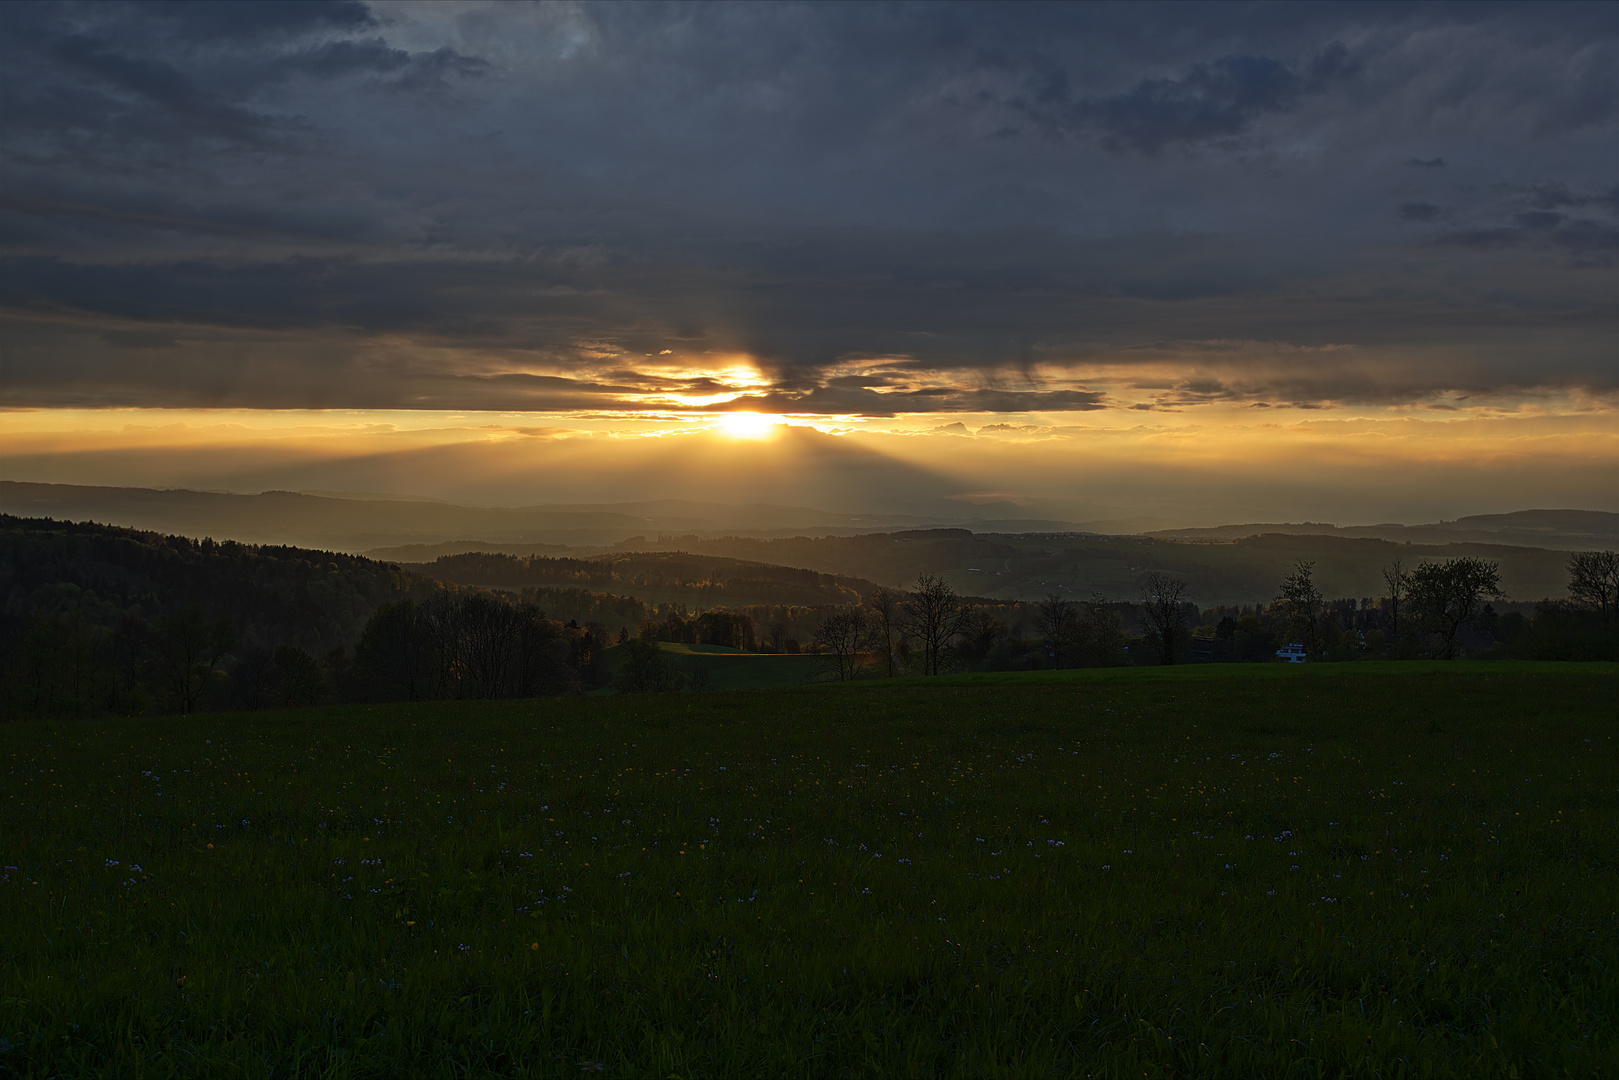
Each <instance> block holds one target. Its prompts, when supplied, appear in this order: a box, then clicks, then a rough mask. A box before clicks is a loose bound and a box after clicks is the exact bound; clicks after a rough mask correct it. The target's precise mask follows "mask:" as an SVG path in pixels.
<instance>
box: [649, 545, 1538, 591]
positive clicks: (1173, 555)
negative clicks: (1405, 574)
mask: <svg viewBox="0 0 1619 1080" xmlns="http://www.w3.org/2000/svg"><path fill="white" fill-rule="evenodd" d="M635 546H636V547H638V548H642V549H651V548H650V545H635ZM667 546H668V547H669V548H679V549H681V550H684V551H687V552H690V553H694V554H704V555H723V556H728V557H730V558H737V559H747V560H751V561H756V562H765V563H777V564H783V565H789V566H801V567H806V568H808V569H813V570H817V571H820V572H821V573H827V574H841V575H845V576H849V577H864V578H869V579H870V580H873V581H877V582H880V583H882V584H885V585H889V586H896V585H897V586H901V587H904V586H906V585H909V584H910V583H911V582H913V581H915V580H916V576H917V574H919V573H931V574H939V575H941V576H942V577H944V578H945V579H946V580H947V581H949V582H950V583H951V584H952V585H953V586H955V588H956V589H957V591H958V592H960V593H962V594H963V595H971V596H983V597H990V598H995V599H1002V600H1039V599H1041V598H1043V597H1045V596H1046V595H1048V594H1049V593H1052V592H1058V593H1062V594H1065V595H1070V596H1089V595H1090V594H1091V593H1093V592H1099V593H1101V594H1102V595H1103V596H1105V597H1106V598H1108V599H1109V600H1130V599H1136V598H1139V596H1140V594H1141V580H1142V578H1144V577H1145V576H1146V574H1147V573H1148V572H1150V571H1154V570H1161V571H1164V572H1166V573H1169V574H1172V575H1174V576H1176V577H1180V578H1183V579H1185V580H1186V581H1187V582H1188V584H1189V586H1190V590H1189V593H1188V598H1189V599H1190V600H1192V601H1193V602H1195V603H1197V604H1199V605H1202V606H1204V607H1207V606H1211V605H1215V604H1265V603H1269V602H1270V601H1272V600H1274V599H1275V597H1276V592H1277V586H1278V583H1279V582H1280V581H1281V580H1282V578H1283V577H1285V576H1286V575H1287V573H1288V571H1289V570H1290V569H1292V567H1293V564H1294V563H1295V562H1296V561H1299V560H1303V561H1306V562H1312V563H1314V564H1316V565H1315V578H1316V582H1317V584H1318V585H1319V586H1320V588H1321V590H1322V592H1324V593H1325V594H1326V595H1327V596H1329V597H1355V598H1375V597H1378V596H1381V595H1382V594H1383V591H1384V590H1383V585H1382V579H1381V574H1380V570H1381V568H1382V567H1383V566H1384V565H1385V564H1387V563H1389V562H1390V561H1392V560H1394V559H1400V560H1402V561H1403V562H1404V563H1405V565H1406V566H1407V567H1408V568H1409V567H1413V566H1415V565H1416V564H1417V563H1419V562H1421V561H1422V560H1424V559H1427V560H1432V561H1440V560H1444V559H1449V558H1455V557H1458V556H1464V555H1465V556H1469V557H1473V558H1479V559H1486V560H1489V561H1492V562H1495V563H1498V564H1499V565H1500V568H1501V581H1502V587H1503V588H1504V589H1505V590H1506V592H1507V594H1508V596H1509V597H1510V598H1512V599H1514V600H1523V601H1529V600H1540V599H1543V598H1546V597H1556V596H1562V595H1564V593H1565V591H1566V588H1567V582H1568V575H1567V563H1568V553H1567V552H1566V551H1553V550H1548V549H1545V548H1528V547H1520V546H1516V545H1508V544H1501V543H1493V544H1479V543H1448V542H1447V543H1438V544H1414V543H1398V542H1395V541H1391V540H1380V539H1376V538H1372V537H1353V536H1342V535H1338V536H1333V535H1320V534H1314V533H1298V534H1286V533H1268V534H1264V535H1260V536H1251V537H1244V538H1242V539H1237V540H1223V539H1221V540H1215V539H1207V538H1201V539H1198V540H1196V541H1189V540H1186V539H1181V538H1173V537H1141V536H1100V535H1090V536H1086V535H1076V534H1005V535H959V533H958V531H957V530H944V529H940V530H913V531H911V532H910V533H909V534H907V533H877V534H870V535H865V536H848V537H842V536H823V537H795V538H790V539H780V540H761V539H747V538H737V537H733V538H728V539H702V538H699V537H694V536H687V537H680V538H676V539H671V540H669V541H668V542H667Z"/></svg>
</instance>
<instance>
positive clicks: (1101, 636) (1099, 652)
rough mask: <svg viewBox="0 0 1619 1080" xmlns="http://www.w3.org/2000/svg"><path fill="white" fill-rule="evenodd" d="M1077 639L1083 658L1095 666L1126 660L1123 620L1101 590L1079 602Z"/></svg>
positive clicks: (1124, 661)
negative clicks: (1082, 650) (1083, 654)
mask: <svg viewBox="0 0 1619 1080" xmlns="http://www.w3.org/2000/svg"><path fill="white" fill-rule="evenodd" d="M1079 610H1080V613H1081V614H1080V619H1079V640H1080V644H1081V646H1082V647H1083V649H1084V652H1085V659H1086V660H1087V661H1088V662H1089V663H1091V664H1092V665H1094V666H1096V667H1119V666H1120V665H1123V664H1128V663H1129V662H1130V656H1129V654H1128V653H1127V652H1125V649H1124V621H1123V620H1122V619H1120V618H1119V612H1118V610H1117V609H1116V608H1114V607H1113V606H1112V605H1110V604H1109V603H1108V602H1107V598H1106V597H1104V596H1103V595H1102V594H1101V593H1092V594H1091V598H1090V599H1089V600H1081V601H1080V602H1079Z"/></svg>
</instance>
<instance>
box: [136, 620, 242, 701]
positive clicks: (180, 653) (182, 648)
mask: <svg viewBox="0 0 1619 1080" xmlns="http://www.w3.org/2000/svg"><path fill="white" fill-rule="evenodd" d="M152 631H153V638H154V643H155V644H156V646H157V655H158V659H159V662H160V663H162V665H163V669H164V674H166V675H167V676H168V679H169V687H170V689H172V690H173V691H174V699H175V701H176V703H178V704H179V706H180V711H181V712H185V713H190V712H193V711H195V710H196V708H197V706H198V705H199V704H201V701H202V695H203V692H204V691H205V690H207V688H208V683H209V682H210V681H211V680H212V679H213V678H214V677H215V672H216V670H217V669H218V667H219V662H220V660H222V659H224V657H225V654H226V653H228V652H230V651H231V650H232V649H234V648H235V647H236V630H235V628H234V627H232V626H231V624H230V623H229V622H227V621H225V620H223V619H221V620H220V621H219V622H216V623H210V622H208V621H207V619H206V618H205V617H204V615H203V613H202V608H201V607H198V606H197V605H195V604H193V605H192V606H190V607H187V608H182V609H180V610H179V611H175V612H171V613H169V614H168V615H165V616H163V617H162V618H161V619H159V620H157V623H156V624H155V625H154V626H153V627H152Z"/></svg>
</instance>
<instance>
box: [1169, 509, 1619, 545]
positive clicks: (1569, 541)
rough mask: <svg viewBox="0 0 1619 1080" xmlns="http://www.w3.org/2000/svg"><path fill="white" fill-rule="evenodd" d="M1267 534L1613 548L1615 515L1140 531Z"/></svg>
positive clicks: (1191, 536) (1184, 536) (1530, 514)
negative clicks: (1419, 523)
mask: <svg viewBox="0 0 1619 1080" xmlns="http://www.w3.org/2000/svg"><path fill="white" fill-rule="evenodd" d="M1267 534H1281V535H1286V536H1351V537H1362V538H1367V539H1375V540H1392V541H1394V542H1395V543H1408V544H1457V543H1487V544H1509V545H1513V546H1517V547H1539V548H1551V549H1553V550H1559V551H1580V550H1585V549H1591V548H1605V549H1606V548H1614V547H1619V514H1615V513H1610V512H1609V511H1606V510H1516V511H1513V512H1512V513H1508V514H1475V515H1472V516H1470V517H1462V518H1457V519H1456V520H1455V521H1436V522H1433V523H1431V524H1427V525H1399V524H1393V523H1385V524H1382V525H1348V526H1338V525H1328V524H1323V523H1321V522H1313V521H1305V522H1298V523H1283V522H1266V523H1256V524H1249V525H1216V526H1214V527H1213V528H1207V529H1160V530H1157V531H1154V532H1151V533H1147V534H1146V535H1148V536H1152V537H1154V538H1158V539H1164V540H1194V541H1195V540H1204V541H1231V540H1240V539H1242V538H1243V537H1247V536H1264V535H1267Z"/></svg>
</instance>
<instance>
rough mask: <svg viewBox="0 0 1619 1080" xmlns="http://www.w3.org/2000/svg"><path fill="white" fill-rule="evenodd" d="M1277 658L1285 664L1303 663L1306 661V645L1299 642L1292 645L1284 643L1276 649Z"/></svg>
mask: <svg viewBox="0 0 1619 1080" xmlns="http://www.w3.org/2000/svg"><path fill="white" fill-rule="evenodd" d="M1276 659H1278V660H1280V661H1282V662H1283V663H1284V664H1302V663H1304V661H1305V652H1304V646H1303V645H1300V644H1298V643H1297V642H1294V643H1293V644H1292V645H1284V646H1282V647H1281V648H1280V649H1277V650H1276Z"/></svg>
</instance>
